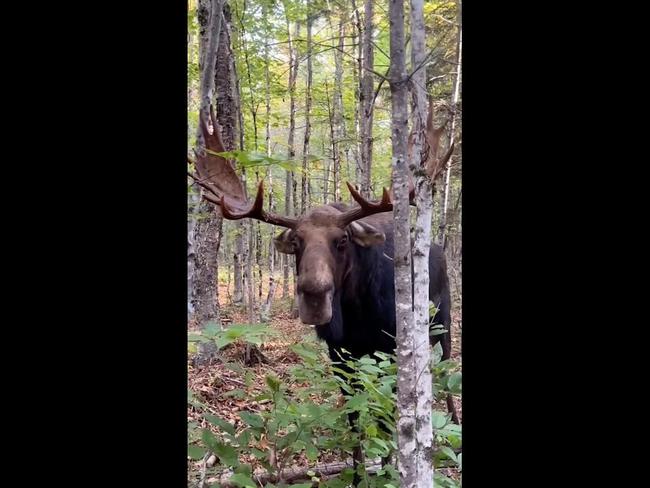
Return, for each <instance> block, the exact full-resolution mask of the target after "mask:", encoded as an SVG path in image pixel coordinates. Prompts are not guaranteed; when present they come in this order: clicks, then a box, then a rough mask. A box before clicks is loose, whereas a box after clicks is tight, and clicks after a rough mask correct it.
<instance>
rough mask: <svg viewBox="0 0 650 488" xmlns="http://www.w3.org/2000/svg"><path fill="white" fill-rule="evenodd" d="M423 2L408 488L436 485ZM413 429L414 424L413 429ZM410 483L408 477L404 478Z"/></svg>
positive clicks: (417, 76) (418, 16)
mask: <svg viewBox="0 0 650 488" xmlns="http://www.w3.org/2000/svg"><path fill="white" fill-rule="evenodd" d="M423 3H424V2H423V0H411V9H410V12H411V73H412V78H411V82H412V84H411V87H412V88H411V90H412V97H413V105H412V106H413V146H412V148H411V161H410V165H411V167H412V168H415V169H416V171H415V174H416V182H415V184H416V191H417V193H416V205H417V217H416V223H415V232H414V234H415V236H414V244H413V287H414V288H413V314H414V324H413V328H412V329H411V334H410V335H411V337H410V338H409V339H410V340H409V342H408V343H407V347H410V348H411V351H410V354H411V357H410V358H409V361H410V362H411V363H412V365H413V366H412V369H411V371H410V374H411V375H414V376H413V377H411V378H408V379H407V383H408V388H409V392H410V393H411V394H412V395H413V394H414V397H413V396H411V397H410V398H409V401H411V402H413V401H414V403H415V404H414V405H412V406H410V408H411V409H413V410H414V411H412V412H410V413H412V414H414V418H413V419H410V418H409V419H407V420H406V422H405V424H406V423H409V424H410V423H411V422H414V426H413V427H414V432H413V436H414V439H412V440H408V441H407V442H408V447H407V449H409V450H410V451H411V452H410V453H409V456H410V462H411V463H412V464H411V469H415V475H414V476H415V479H414V480H413V481H411V482H410V485H405V486H418V487H425V486H426V487H431V486H432V484H433V456H432V453H433V428H432V425H431V409H432V406H433V392H432V388H431V369H430V367H429V362H430V360H431V350H430V345H429V250H430V247H431V217H432V215H433V182H432V181H431V179H430V177H429V175H428V174H427V173H426V171H425V168H426V167H427V166H426V160H427V155H428V152H429V151H428V147H427V146H426V144H425V130H426V122H427V91H426V68H425V67H424V66H422V64H423V63H424V61H425V58H426V43H425V30H424V13H423V6H424V5H423ZM410 425H412V424H410ZM406 477H409V475H408V474H406Z"/></svg>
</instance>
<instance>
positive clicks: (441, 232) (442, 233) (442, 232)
mask: <svg viewBox="0 0 650 488" xmlns="http://www.w3.org/2000/svg"><path fill="white" fill-rule="evenodd" d="M460 7H461V5H460V2H458V3H457V9H458V43H457V47H456V50H457V55H456V63H457V64H456V81H455V83H454V94H453V97H452V104H451V107H452V112H451V129H450V130H451V135H450V144H453V143H454V138H455V135H456V111H457V109H458V98H459V96H460V79H461V78H460V77H461V62H462V47H463V27H462V24H461V8H460ZM450 180H451V160H449V163H448V164H447V171H446V173H445V190H444V203H443V205H442V209H441V214H440V226H439V228H438V242H439V243H440V245H441V246H442V247H443V249H444V247H445V239H446V235H447V229H446V227H447V208H448V205H449V192H450V185H449V182H450Z"/></svg>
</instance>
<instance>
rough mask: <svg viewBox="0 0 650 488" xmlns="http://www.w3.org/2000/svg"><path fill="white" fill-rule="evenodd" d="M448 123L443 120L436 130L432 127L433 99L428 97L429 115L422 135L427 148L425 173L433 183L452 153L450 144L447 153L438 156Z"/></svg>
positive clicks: (452, 145)
mask: <svg viewBox="0 0 650 488" xmlns="http://www.w3.org/2000/svg"><path fill="white" fill-rule="evenodd" d="M448 121H449V119H445V122H444V123H443V124H442V125H441V126H440V127H438V128H437V129H436V128H435V127H434V126H433V99H432V98H431V96H429V115H428V117H427V130H426V132H425V133H424V137H425V140H426V143H427V145H428V146H429V153H428V156H427V162H426V168H425V171H426V173H427V174H428V175H429V177H430V178H431V181H435V180H436V178H438V176H439V175H440V174H441V173H442V171H443V170H444V169H445V166H446V165H447V161H449V158H450V157H451V154H452V153H453V152H454V144H453V142H452V143H451V144H450V145H449V148H448V149H447V152H446V153H444V154H443V155H442V156H438V152H440V137H441V136H442V133H443V132H444V130H445V127H447V122H448Z"/></svg>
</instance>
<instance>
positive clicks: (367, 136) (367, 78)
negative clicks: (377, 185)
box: [360, 0, 374, 198]
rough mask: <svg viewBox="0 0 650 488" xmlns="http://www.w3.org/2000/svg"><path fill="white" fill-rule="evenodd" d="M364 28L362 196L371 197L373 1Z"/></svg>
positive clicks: (368, 0)
mask: <svg viewBox="0 0 650 488" xmlns="http://www.w3.org/2000/svg"><path fill="white" fill-rule="evenodd" d="M364 10H365V12H364V27H363V48H362V49H363V72H362V78H361V124H360V125H361V161H362V164H361V166H362V168H363V179H362V180H361V194H362V195H363V196H365V197H366V198H369V197H370V196H371V195H370V193H371V192H370V183H371V182H370V177H371V172H372V119H373V109H372V101H373V85H374V83H373V74H372V69H373V66H374V49H373V45H372V30H373V1H372V0H365V9H364Z"/></svg>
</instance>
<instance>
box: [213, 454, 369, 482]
mask: <svg viewBox="0 0 650 488" xmlns="http://www.w3.org/2000/svg"><path fill="white" fill-rule="evenodd" d="M346 468H350V469H353V468H354V466H353V464H352V460H350V461H346V462H337V463H328V464H319V465H316V466H312V467H293V468H285V469H283V470H282V471H281V474H280V476H277V475H276V474H274V473H269V472H268V471H264V470H261V471H260V472H257V473H254V474H253V476H252V477H251V479H252V480H253V481H255V482H256V483H258V484H259V485H260V486H264V485H265V484H266V483H277V482H278V480H279V479H282V481H283V482H285V483H293V482H295V481H310V480H311V479H312V478H313V477H314V476H315V477H318V478H320V479H327V478H329V477H332V476H335V475H338V474H341V472H342V471H343V470H344V469H346ZM380 469H381V461H375V462H372V463H368V464H366V472H368V473H376V472H377V471H378V470H380ZM232 475H233V472H232V471H228V472H226V473H223V474H222V475H221V476H220V477H218V478H210V479H209V480H208V483H219V485H220V486H221V487H222V488H235V487H236V486H237V485H235V484H234V483H231V482H230V478H231V477H232Z"/></svg>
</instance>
